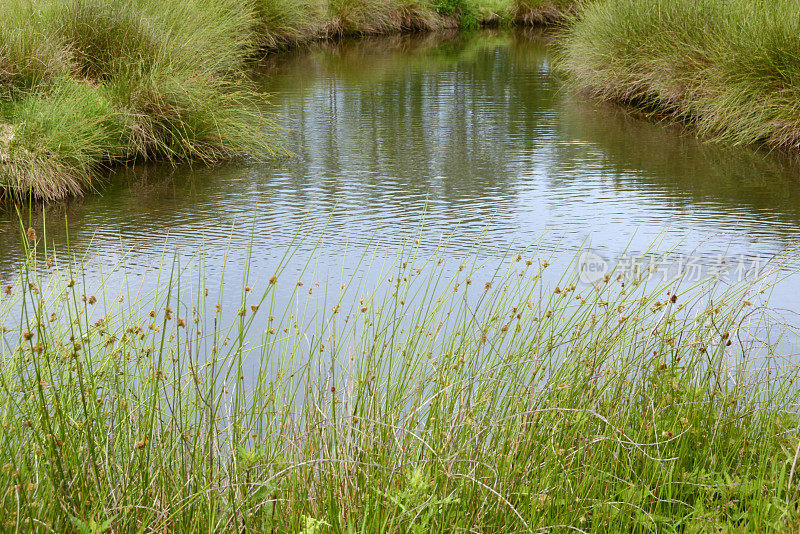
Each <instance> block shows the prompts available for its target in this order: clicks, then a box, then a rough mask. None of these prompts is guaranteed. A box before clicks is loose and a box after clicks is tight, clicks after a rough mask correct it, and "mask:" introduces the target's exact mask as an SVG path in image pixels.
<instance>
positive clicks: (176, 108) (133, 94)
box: [0, 0, 275, 199]
mask: <svg viewBox="0 0 800 534" xmlns="http://www.w3.org/2000/svg"><path fill="white" fill-rule="evenodd" d="M0 9H2V15H3V17H2V20H0V65H1V66H2V73H3V75H2V77H0V99H2V102H0V115H2V116H1V117H0V122H2V123H3V131H4V135H3V138H2V148H1V149H0V154H2V160H0V190H2V193H4V194H6V195H13V196H28V195H30V196H33V197H37V198H45V199H50V198H57V197H61V196H64V195H67V194H79V193H81V192H82V191H84V190H86V189H87V188H91V187H92V183H93V180H94V178H95V177H96V176H97V172H98V171H99V170H100V169H101V168H102V167H105V166H107V165H110V164H118V163H126V162H130V161H134V160H139V159H166V160H172V161H186V160H201V161H204V162H214V161H218V160H220V159H226V158H229V157H231V156H233V155H236V154H243V153H246V154H248V155H251V156H253V157H268V156H270V155H272V154H273V153H274V152H275V150H274V148H273V145H274V138H272V136H274V128H273V127H272V126H271V123H270V119H269V117H268V116H267V115H266V114H265V113H264V112H263V111H261V110H260V109H259V106H258V102H259V101H260V100H261V97H260V96H259V95H257V94H256V93H255V92H254V91H253V90H252V89H250V86H249V84H248V83H247V82H245V80H244V78H243V76H244V75H243V67H244V65H245V61H246V60H247V58H248V57H249V56H250V55H252V53H253V51H254V49H255V48H254V47H255V41H254V33H253V32H254V31H255V24H256V20H255V14H254V12H253V11H252V9H249V7H248V6H247V5H245V6H244V8H240V3H239V2H232V1H228V0H213V1H212V0H192V1H189V2H176V3H164V2H160V1H155V0H137V1H133V2H122V1H116V0H69V1H66V2H60V1H59V2H55V1H50V0H39V1H36V2H26V1H22V0H12V1H11V2H7V3H4V5H3V7H2V8H0Z"/></svg>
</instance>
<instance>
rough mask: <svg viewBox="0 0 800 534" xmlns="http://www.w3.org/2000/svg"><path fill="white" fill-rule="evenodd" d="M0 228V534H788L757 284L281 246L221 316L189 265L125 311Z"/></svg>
mask: <svg viewBox="0 0 800 534" xmlns="http://www.w3.org/2000/svg"><path fill="white" fill-rule="evenodd" d="M23 237H24V247H25V253H26V258H27V260H26V261H25V263H24V265H23V266H22V267H21V268H20V275H19V278H18V281H17V282H16V283H14V284H12V285H11V286H8V287H4V288H3V289H4V293H3V298H2V299H0V317H2V321H1V323H2V324H4V325H6V326H5V328H8V330H5V329H4V334H3V344H2V349H0V358H2V368H1V369H2V370H1V371H0V424H2V439H1V440H0V465H2V468H1V469H0V488H2V489H3V491H2V500H1V501H0V508H1V509H2V512H1V513H0V516H2V518H3V525H2V526H3V528H4V529H8V530H19V531H26V532H28V531H39V530H41V531H51V530H52V531H57V532H64V531H76V532H104V531H109V532H110V531H114V532H127V531H164V530H170V531H171V530H185V531H192V532H195V531H198V530H205V531H217V530H233V529H236V530H239V531H243V532H244V531H258V532H263V531H274V532H299V531H302V532H341V531H347V532H376V531H387V532H406V531H414V532H429V531H440V532H444V531H447V532H450V531H457V530H468V529H479V530H482V531H498V532H499V531H502V532H509V531H540V530H547V531H561V530H573V531H574V530H577V531H584V532H589V531H608V532H615V531H631V530H638V531H653V530H659V531H661V530H690V531H700V530H702V531H706V530H709V529H733V530H756V529H757V530H779V531H781V530H793V529H795V528H796V527H797V516H798V514H797V508H796V506H797V488H798V475H797V473H796V471H797V451H798V450H799V449H798V443H800V441H798V437H797V434H796V428H797V425H798V418H797V400H798V392H797V387H796V385H795V380H796V378H797V376H796V375H797V365H796V363H794V362H793V361H791V360H790V359H789V358H790V356H791V355H790V354H788V353H787V352H786V351H787V349H786V348H785V346H786V343H785V342H784V344H781V343H780V341H781V339H780V337H781V336H784V337H785V336H787V335H789V334H790V333H792V332H793V331H792V330H791V328H789V326H787V325H784V324H781V323H780V321H776V318H777V316H776V315H775V314H774V312H773V311H771V310H770V308H769V307H768V306H767V297H768V295H769V292H770V291H771V288H772V284H773V283H774V281H775V280H776V277H779V276H782V275H780V274H779V273H778V274H772V275H770V276H767V275H766V274H762V275H759V276H755V277H753V278H751V279H749V280H747V281H745V282H742V283H739V284H733V285H726V284H723V283H722V282H719V281H717V282H715V281H713V280H711V281H706V282H697V283H690V282H689V281H688V280H673V281H658V280H657V279H654V278H649V277H645V276H639V277H636V276H634V277H630V276H626V273H623V272H621V271H620V272H612V273H610V274H609V276H607V277H606V278H605V279H601V280H600V281H599V282H598V283H596V284H594V285H585V284H581V283H580V281H579V280H578V278H577V276H576V275H575V274H574V273H575V261H576V260H569V258H566V259H565V258H563V257H554V256H553V255H552V254H549V253H544V252H541V251H538V250H537V249H536V248H535V247H531V248H528V249H525V250H522V251H521V252H520V254H518V255H517V254H506V255H504V256H502V257H497V256H492V257H491V258H490V259H486V258H487V257H488V256H486V255H485V254H482V253H481V252H480V250H479V249H478V248H476V250H475V251H473V252H472V253H469V254H466V255H464V258H463V259H462V260H457V259H454V258H453V256H452V254H449V253H446V246H445V245H440V246H439V247H433V246H430V247H426V246H425V243H422V244H420V240H421V239H422V238H421V237H420V238H417V239H416V240H415V239H407V240H405V241H404V242H403V243H402V244H401V245H400V246H399V248H398V252H397V255H396V256H392V257H389V258H384V257H382V256H381V255H380V254H377V253H374V252H369V250H365V253H364V255H363V257H362V259H361V262H360V264H359V267H358V268H357V269H356V270H355V274H352V275H350V276H346V277H344V278H342V279H341V280H336V279H333V278H332V277H328V278H325V277H322V276H321V275H320V274H319V273H317V272H316V270H315V268H314V262H313V255H312V257H311V259H304V258H303V255H302V254H301V252H300V250H301V248H302V245H303V244H304V243H306V244H308V243H309V242H310V239H311V237H310V236H309V235H306V236H302V235H298V237H297V238H296V239H295V240H294V241H293V242H292V243H291V244H290V245H289V246H288V247H287V250H286V254H285V255H284V256H283V258H282V259H281V260H280V261H279V262H278V263H277V266H276V268H275V270H274V271H273V272H269V273H255V272H251V269H250V266H249V262H248V264H247V266H246V268H245V270H244V275H243V278H242V280H241V286H240V287H239V288H238V289H237V290H236V292H237V293H235V294H234V295H235V296H236V298H235V299H232V300H231V299H229V298H228V297H226V298H223V297H224V296H225V294H226V293H229V291H230V290H231V285H230V283H229V284H225V283H224V275H223V276H222V277H220V279H214V280H213V283H212V279H210V278H209V277H208V276H206V273H205V268H204V267H203V262H202V253H200V254H199V257H198V258H195V259H194V260H195V261H192V262H188V263H187V262H186V261H185V260H184V261H183V264H182V263H181V261H178V260H177V259H174V260H172V259H168V258H167V259H165V260H164V262H163V266H162V268H161V270H160V271H159V273H158V283H157V284H155V286H154V287H155V289H153V290H152V291H150V292H148V293H146V294H145V293H142V292H141V289H140V288H139V287H138V286H135V285H134V284H132V283H131V282H130V281H129V280H124V279H123V280H124V281H123V282H121V283H120V282H114V283H111V282H110V280H112V275H113V274H114V272H115V271H116V272H119V271H120V270H121V269H123V265H122V263H121V264H120V265H119V266H116V267H115V268H114V269H111V270H110V271H108V270H103V269H100V274H99V281H97V282H94V283H92V282H91V281H90V279H89V278H88V277H87V275H86V273H87V271H86V269H85V268H84V267H83V264H82V263H81V261H80V260H76V259H68V258H64V259H63V260H62V259H61V258H60V257H59V255H58V254H57V253H56V251H54V250H48V249H46V246H45V241H44V240H42V239H40V238H38V237H37V236H36V234H35V232H34V231H33V230H31V231H29V232H28V234H27V235H25V236H23ZM70 258H71V257H70ZM481 258H483V259H481ZM298 266H299V267H300V269H299V271H298ZM303 266H304V267H303ZM287 267H291V268H292V270H288V269H287ZM776 267H782V266H781V265H776ZM94 270H95V271H97V269H96V268H95V269H94ZM290 272H291V273H295V272H300V274H299V275H296V274H292V275H289V273H290ZM776 273H777V272H776ZM97 276H98V275H95V278H96V277H97ZM95 278H93V279H95ZM91 288H93V289H91ZM228 296H230V295H228ZM226 302H227V303H230V302H235V304H234V305H233V309H226V308H225V306H226V304H225V303H226ZM229 306H230V304H229Z"/></svg>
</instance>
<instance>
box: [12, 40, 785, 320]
mask: <svg viewBox="0 0 800 534" xmlns="http://www.w3.org/2000/svg"><path fill="white" fill-rule="evenodd" d="M257 80H258V83H259V84H260V86H261V87H262V88H263V89H264V90H266V91H269V92H271V93H274V94H273V96H272V98H271V104H270V109H271V110H272V111H274V112H276V113H278V114H279V116H280V118H279V121H280V123H281V124H282V125H283V127H284V128H285V129H286V144H287V146H289V147H291V149H292V150H293V151H294V152H295V156H294V157H292V158H288V159H285V160H282V161H278V162H275V163H271V164H254V163H253V162H248V161H244V162H237V163H235V164H230V165H226V166H221V167H215V168H202V167H179V168H172V167H169V166H163V165H160V166H159V165H149V166H139V167H136V168H133V169H129V170H123V171H119V172H117V173H115V175H113V176H112V177H110V178H109V180H108V181H109V183H108V184H107V186H106V187H105V188H104V189H103V191H102V192H100V193H98V194H92V195H87V196H86V197H84V198H81V199H74V200H70V201H66V202H63V203H54V204H50V205H48V206H46V207H36V206H35V207H33V208H32V210H31V213H27V212H26V213H25V214H24V216H25V217H26V218H27V217H31V218H32V220H33V221H34V226H35V227H37V228H39V231H40V232H41V231H42V230H41V227H42V225H43V223H42V220H44V221H46V225H47V234H48V238H49V240H50V241H51V242H54V243H55V244H56V245H58V246H61V247H63V246H64V245H65V243H66V240H67V228H68V230H69V240H70V242H71V245H72V246H73V247H75V248H76V249H84V248H87V247H88V248H89V249H90V250H91V251H92V253H93V254H97V255H98V256H100V257H104V258H107V259H114V258H120V257H121V256H120V252H121V250H126V251H130V253H129V254H128V256H127V258H126V264H127V266H128V268H129V271H130V272H131V273H132V274H133V275H134V276H139V275H142V274H143V273H145V272H147V271H148V270H152V269H153V268H155V267H156V266H157V265H158V264H159V263H160V262H161V261H162V254H163V253H164V252H165V251H167V252H168V253H170V254H177V255H178V256H179V257H181V256H186V255H189V254H192V253H194V252H195V251H196V250H197V249H198V248H199V247H200V246H201V245H202V246H203V247H204V249H205V251H206V264H207V266H208V271H207V272H206V276H208V277H213V276H215V275H218V274H219V273H220V272H221V270H222V265H223V259H224V258H225V257H226V253H227V258H228V264H227V270H228V271H229V272H230V271H234V272H236V271H239V272H241V271H242V270H243V269H244V268H245V267H244V265H245V257H246V256H247V255H248V254H247V252H248V251H251V254H250V255H251V258H252V267H251V272H254V273H256V274H258V273H269V272H270V270H271V268H272V266H274V264H275V262H276V261H277V259H278V258H279V257H280V256H281V255H282V254H283V252H284V250H285V248H286V246H287V244H288V242H289V241H290V240H291V238H292V236H294V235H296V233H297V231H298V228H299V227H300V225H301V223H302V221H303V220H304V219H310V220H312V221H317V222H318V223H319V224H322V223H323V222H325V223H326V224H327V230H326V236H327V237H326V239H325V241H324V242H323V243H322V244H321V245H317V247H318V251H319V252H320V254H319V257H318V261H319V263H318V264H316V266H315V268H316V269H319V270H320V271H325V272H341V271H343V270H344V271H347V270H348V269H353V268H354V265H355V262H356V259H357V258H359V257H360V248H363V246H365V244H366V243H368V242H373V243H374V242H376V240H377V241H378V242H380V243H381V245H380V246H385V247H387V249H390V248H393V247H394V246H395V244H396V242H397V241H399V239H401V238H402V237H405V236H408V235H413V234H414V233H416V231H417V229H418V228H419V226H420V221H421V218H422V217H423V214H424V232H425V235H426V236H427V237H426V239H429V240H430V242H431V243H436V242H437V241H438V240H439V239H441V236H448V235H452V238H451V242H450V245H449V248H448V251H449V252H448V254H453V255H460V254H463V253H464V252H465V251H466V250H468V249H469V247H470V246H472V244H473V243H474V241H475V239H476V238H477V237H479V236H481V235H483V236H484V242H485V251H486V253H489V252H491V251H492V250H494V251H503V250H506V249H508V248H509V247H512V248H513V247H517V246H524V245H527V244H529V243H531V242H533V241H537V242H538V243H539V244H540V246H542V247H544V248H546V249H561V248H566V249H569V248H575V247H578V246H581V245H582V244H588V245H590V246H591V247H592V249H593V250H594V251H596V252H597V253H598V254H599V255H600V256H601V257H603V258H606V259H608V260H610V261H613V260H614V259H616V258H617V257H619V256H620V255H621V254H623V252H624V251H626V250H629V251H634V252H640V251H644V250H646V249H647V248H648V247H649V246H650V245H651V244H652V243H653V242H654V240H659V239H660V240H661V245H659V246H660V247H661V248H662V249H664V250H667V249H669V250H671V254H672V256H673V257H683V256H685V257H691V258H692V261H697V262H699V263H700V264H702V265H705V266H709V267H710V266H714V265H716V264H718V263H719V262H720V259H721V258H724V259H725V260H726V261H727V262H730V261H745V262H749V263H759V262H764V261H767V260H768V259H770V258H772V257H773V256H774V255H775V254H777V253H779V252H780V251H782V250H784V249H785V248H786V247H790V246H792V245H793V244H794V243H796V242H797V241H798V237H800V179H798V176H800V175H799V174H798V171H797V168H796V167H794V166H793V165H792V164H790V163H788V162H784V161H782V160H781V159H780V158H778V157H775V156H770V155H765V154H758V153H755V152H753V151H749V150H738V149H734V150H731V149H724V148H720V147H716V146H711V145H708V144H703V143H701V142H699V141H698V140H696V139H695V138H694V137H693V136H692V135H691V133H687V132H684V131H682V130H681V128H679V127H676V126H667V125H663V124H654V123H651V122H648V121H645V120H642V119H640V118H636V117H633V116H631V115H630V114H629V113H627V112H625V111H623V110H619V109H615V108H613V107H608V106H603V105H597V104H593V103H591V102H585V101H582V100H581V99H580V98H576V97H575V96H571V95H570V94H568V92H567V91H565V90H564V89H563V85H562V81H561V80H559V77H558V76H557V75H555V74H554V73H553V67H552V54H551V51H550V50H549V49H548V42H547V40H546V39H545V38H542V37H541V36H536V35H532V34H530V33H524V32H519V33H514V32H508V33H507V32H498V33H494V32H478V33H474V34H459V35H429V36H401V37H389V38H379V39H371V38H370V39H364V40H360V41H354V42H347V43H342V44H335V45H334V44H321V45H318V46H314V47H312V48H310V49H308V50H300V51H295V52H291V53H288V54H284V55H280V56H274V57H272V58H268V59H267V60H265V61H264V64H263V65H262V67H261V68H260V69H259V72H258V75H257ZM65 221H66V222H65ZM25 224H26V225H27V222H26V223H25ZM65 225H66V226H65ZM665 231H666V232H668V235H667V236H666V237H664V232H665ZM18 236H19V225H18V223H17V221H16V215H15V213H14V212H13V211H12V210H11V209H6V210H5V212H4V214H3V215H2V216H1V217H0V282H2V283H5V282H6V281H7V280H9V279H10V278H13V276H14V270H15V269H16V268H17V267H18V262H19V258H20V252H19V246H18V244H17V243H18V238H19V237H18ZM251 236H254V239H253V240H252V242H251V240H250V237H251ZM306 246H307V247H309V248H310V247H311V246H312V245H311V244H310V243H309V244H308V245H306ZM169 257H171V256H169ZM152 280H153V278H152V277H151V278H150V279H148V282H146V283H148V284H151V283H155V282H153V281H152ZM797 289H800V285H798V284H797V283H796V282H793V281H790V283H789V289H788V290H787V291H785V292H784V293H782V295H779V299H782V301H781V304H786V303H788V305H790V306H793V304H792V302H793V299H792V297H791V295H792V294H793V291H795V290H797Z"/></svg>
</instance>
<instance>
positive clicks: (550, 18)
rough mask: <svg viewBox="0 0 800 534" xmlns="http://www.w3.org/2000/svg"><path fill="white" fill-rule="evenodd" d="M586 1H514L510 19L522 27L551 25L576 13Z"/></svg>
mask: <svg viewBox="0 0 800 534" xmlns="http://www.w3.org/2000/svg"><path fill="white" fill-rule="evenodd" d="M582 2H583V3H585V2H586V0H514V2H513V7H512V15H511V16H512V19H513V20H514V22H516V23H517V24H521V25H524V26H540V25H546V24H553V23H556V22H561V21H564V20H565V19H567V18H568V17H569V16H570V15H571V14H574V13H575V12H577V11H578V9H579V7H580V4H581V3H582Z"/></svg>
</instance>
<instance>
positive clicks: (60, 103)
mask: <svg viewBox="0 0 800 534" xmlns="http://www.w3.org/2000/svg"><path fill="white" fill-rule="evenodd" d="M561 5H563V6H567V5H572V2H569V3H567V2H563V1H561V0H559V1H556V2H554V1H547V2H540V1H537V0H534V1H533V3H531V2H527V3H525V2H522V3H519V4H515V3H513V2H509V1H506V0H500V1H499V2H492V1H489V0H486V1H485V2H484V3H482V4H478V3H473V2H471V1H470V0H435V1H433V2H432V3H428V2H415V1H412V0H382V1H380V0H379V1H376V2H371V1H370V0H337V1H336V2H333V1H331V2H329V3H327V4H317V3H315V2H313V0H312V1H308V0H299V1H297V0H273V1H271V2H270V1H264V0H252V1H251V2H248V3H246V4H245V5H244V6H243V5H241V4H240V3H237V2H234V1H233V0H209V1H205V0H193V1H192V2H188V3H185V4H181V5H180V6H172V5H171V6H170V7H169V9H166V8H165V5H164V4H163V2H162V1H161V0H137V1H136V2H133V3H122V2H121V1H120V0H110V1H107V2H104V1H103V0H76V1H74V2H70V3H66V4H62V3H57V2H54V1H50V0H41V1H40V2H37V3H34V5H31V4H30V3H26V2H23V1H22V0H18V1H16V2H14V3H12V4H11V5H10V6H8V8H7V11H8V14H10V15H11V16H10V17H8V18H7V19H6V20H4V21H2V22H0V52H2V53H0V72H2V73H3V74H2V76H0V201H2V199H3V198H6V199H12V200H26V199H27V200H43V201H50V200H57V199H62V198H65V197H70V196H80V195H82V194H84V193H86V192H89V191H92V190H94V189H96V187H97V186H96V181H97V178H98V177H99V176H101V174H102V172H103V171H104V170H105V169H108V168H110V167H118V166H125V165H130V164H132V163H134V162H146V161H161V162H168V163H173V164H178V163H187V162H199V163H205V164H214V163H218V162H222V161H227V160H230V159H232V158H236V157H239V156H247V157H250V158H254V159H256V160H269V159H274V158H276V157H281V156H282V155H285V154H286V151H285V150H284V149H283V147H281V146H280V144H279V142H278V139H279V135H278V133H277V128H276V125H275V124H274V123H273V121H272V118H271V117H270V116H269V115H267V114H265V113H263V111H261V110H260V109H259V106H260V104H262V103H263V99H264V96H263V95H262V94H260V93H259V92H258V91H256V90H255V88H254V87H253V86H252V84H251V83H249V82H248V81H247V79H246V74H247V72H248V70H249V62H250V61H251V60H252V59H255V58H257V57H258V56H259V55H264V54H271V53H279V52H280V51H282V50H289V49H292V48H297V47H299V46H302V45H303V44H306V43H310V42H312V41H315V40H324V39H331V40H332V39H335V38H338V37H345V36H347V37H351V36H367V35H389V34H397V33H413V32H428V31H437V30H444V29H454V28H459V29H461V28H475V27H479V26H498V25H509V26H511V25H514V24H536V23H537V22H536V21H541V23H545V22H547V23H552V22H553V20H554V19H555V14H556V13H558V12H559V11H558V10H559V9H560V8H559V7H558V6H561ZM535 13H540V15H535ZM563 13H564V14H565V15H566V13H567V8H564V11H563Z"/></svg>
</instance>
